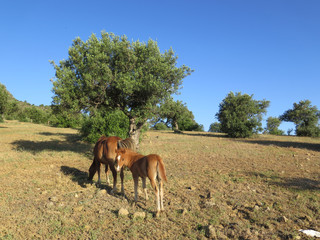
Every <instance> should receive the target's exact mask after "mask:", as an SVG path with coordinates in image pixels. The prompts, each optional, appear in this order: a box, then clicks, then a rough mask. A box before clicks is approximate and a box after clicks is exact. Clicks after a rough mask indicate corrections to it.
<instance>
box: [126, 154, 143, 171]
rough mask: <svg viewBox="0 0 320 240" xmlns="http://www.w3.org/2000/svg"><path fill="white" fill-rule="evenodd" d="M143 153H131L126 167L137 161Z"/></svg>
mask: <svg viewBox="0 0 320 240" xmlns="http://www.w3.org/2000/svg"><path fill="white" fill-rule="evenodd" d="M143 157H144V155H142V154H140V153H132V154H131V155H130V157H129V159H128V167H129V168H131V166H132V165H133V164H134V163H135V162H136V161H138V160H139V159H141V158H143Z"/></svg>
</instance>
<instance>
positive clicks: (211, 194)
mask: <svg viewBox="0 0 320 240" xmlns="http://www.w3.org/2000/svg"><path fill="white" fill-rule="evenodd" d="M213 196H214V195H213V192H212V191H209V192H208V195H207V198H208V199H211V198H213Z"/></svg>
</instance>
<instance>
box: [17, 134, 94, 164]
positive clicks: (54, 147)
mask: <svg viewBox="0 0 320 240" xmlns="http://www.w3.org/2000/svg"><path fill="white" fill-rule="evenodd" d="M54 135H56V134H54ZM61 135H63V136H65V138H66V140H64V141H61V140H50V141H30V140H17V141H14V142H13V143H12V145H14V146H15V149H16V150H17V151H27V152H31V153H32V154H37V153H40V152H42V151H45V150H49V151H56V152H63V151H71V152H76V153H81V154H85V155H86V156H87V157H90V158H91V156H92V147H91V146H90V144H86V143H83V142H80V141H78V140H77V138H78V137H77V136H76V135H74V134H61Z"/></svg>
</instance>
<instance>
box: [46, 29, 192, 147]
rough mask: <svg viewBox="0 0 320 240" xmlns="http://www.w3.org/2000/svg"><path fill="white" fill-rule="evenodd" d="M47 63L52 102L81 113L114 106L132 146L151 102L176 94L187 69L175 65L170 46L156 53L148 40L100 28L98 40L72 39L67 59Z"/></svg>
mask: <svg viewBox="0 0 320 240" xmlns="http://www.w3.org/2000/svg"><path fill="white" fill-rule="evenodd" d="M52 64H53V66H54V68H55V70H56V75H55V76H56V81H53V92H54V97H53V105H56V106H59V107H61V108H62V109H64V110H65V111H72V112H87V113H93V112H98V111H99V110H103V111H109V110H116V109H119V110H120V111H122V112H123V113H124V114H125V115H126V116H127V117H128V119H129V129H127V131H128V135H129V136H130V137H132V138H133V139H134V140H135V142H136V144H137V145H138V144H139V136H140V132H141V130H142V127H143V125H144V124H145V123H146V121H147V120H148V119H150V118H151V117H152V116H153V114H154V110H155V107H156V106H157V104H159V103H160V102H161V101H162V100H164V99H166V98H168V97H169V96H170V95H171V94H173V93H176V92H177V91H178V89H179V86H180V85H181V84H182V79H183V78H185V77H186V76H188V75H189V74H191V72H192V70H191V69H190V68H189V67H187V66H184V65H182V66H180V67H177V56H175V53H174V51H173V50H172V49H169V50H168V51H165V52H164V53H161V52H160V50H159V47H158V45H157V43H156V42H155V41H153V40H149V41H148V42H147V43H142V42H139V41H136V42H130V41H128V39H127V37H126V36H122V37H119V36H115V35H114V34H112V33H106V32H102V33H101V39H98V38H97V37H96V36H95V35H94V34H93V35H91V37H90V38H89V40H87V41H86V42H84V41H82V40H81V39H80V38H76V39H75V40H74V41H73V44H72V46H71V47H70V48H69V57H68V59H67V60H63V61H60V63H59V65H57V64H55V63H54V62H53V61H52Z"/></svg>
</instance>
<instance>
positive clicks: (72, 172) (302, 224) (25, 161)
mask: <svg viewBox="0 0 320 240" xmlns="http://www.w3.org/2000/svg"><path fill="white" fill-rule="evenodd" d="M77 134H78V133H77V131H76V130H73V129H59V128H52V127H48V126H44V125H36V124H31V123H19V122H15V121H8V122H5V123H0V169H1V171H0V239H206V238H207V237H208V238H211V239H312V238H311V237H307V236H306V235H304V234H303V233H300V232H299V229H314V230H318V231H320V139H315V138H298V137H288V136H283V137H274V136H258V137H256V138H250V139H230V138H226V137H225V136H223V135H218V134H209V133H193V132H192V133H191V132H190V133H189V132H186V133H184V134H174V133H173V132H158V131H150V132H147V133H146V134H145V135H144V137H143V139H142V142H141V147H140V152H141V153H143V154H149V153H157V154H159V155H160V156H161V157H162V158H163V159H164V163H165V165H166V170H167V177H168V182H167V183H165V184H164V199H165V209H166V211H165V213H164V214H163V215H162V216H160V217H159V218H156V217H155V216H154V212H155V207H156V205H155V201H154V200H155V197H154V195H153V192H152V191H151V187H150V183H149V182H147V186H148V191H149V196H150V199H149V201H148V202H145V201H144V197H143V194H142V192H141V191H140V193H139V202H138V204H137V205H135V204H133V199H134V193H133V181H132V177H131V173H130V172H129V171H125V191H126V196H127V198H124V197H122V196H121V195H120V194H115V195H114V196H112V195H110V194H109V192H110V190H111V186H109V185H107V184H106V181H105V177H104V176H105V175H104V173H103V175H102V176H103V178H102V179H103V182H102V185H101V186H96V185H95V184H90V183H89V182H87V171H88V168H89V166H90V164H91V161H92V148H93V145H90V144H87V143H84V142H81V141H80V140H79V137H78V135H77ZM96 181H97V176H95V177H94V182H96ZM140 187H141V181H140V183H139V190H141V188H140ZM118 188H120V184H118ZM121 208H123V209H126V210H127V211H128V215H123V216H122V215H120V213H119V210H120V209H121ZM138 213H140V214H141V213H142V214H144V215H142V217H141V216H140V217H139V216H138Z"/></svg>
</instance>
